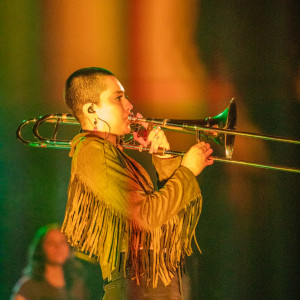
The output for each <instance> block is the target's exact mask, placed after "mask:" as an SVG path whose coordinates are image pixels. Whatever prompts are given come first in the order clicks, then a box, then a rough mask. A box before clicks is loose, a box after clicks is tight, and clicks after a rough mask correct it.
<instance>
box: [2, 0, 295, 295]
mask: <svg viewBox="0 0 300 300" xmlns="http://www.w3.org/2000/svg"><path fill="white" fill-rule="evenodd" d="M299 20H300V14H299V4H298V2H297V1H296V0H289V1H283V0H274V1H259V0H254V1H234V0H232V1H221V0H213V1H209V0H202V1H200V0H198V1H197V0H186V1H180V0H162V1H157V0H148V1H144V0H130V1H118V0H110V1H105V0H100V1H99V0H87V1H79V0H73V1H60V0H48V1H26V0H14V1H8V0H2V1H1V2H0V25H1V26H0V64H1V68H0V79H1V80H0V101H1V110H0V120H1V124H2V125H1V139H0V147H1V148H0V149H1V158H0V159H1V160H0V165H1V182H0V188H1V190H0V192H1V193H0V195H1V196H0V197H1V201H0V219H1V228H0V259H1V265H0V269H1V277H0V278H1V285H0V294H1V295H2V296H1V297H3V299H8V298H9V295H10V293H11V289H12V287H13V285H14V284H15V282H16V281H17V280H18V278H19V277H20V276H21V274H22V269H23V268H24V266H25V265H26V255H27V247H28V245H29V243H30V241H31V239H32V237H33V235H34V233H35V231H36V230H37V229H38V228H39V227H40V226H42V225H44V224H47V223H52V222H62V220H63V216H64V208H65V205H66V200H67V199H66V198H67V186H68V180H69V171H70V158H69V157H68V151H64V150H45V149H34V148H27V147H25V146H23V145H22V144H20V143H19V142H18V141H17V140H16V138H15V130H16V128H17V126H18V125H19V124H20V122H21V121H22V120H24V119H27V118H32V117H37V116H40V115H44V114H48V113H52V112H67V109H66V107H65V105H64V102H63V87H64V82H65V80H66V78H67V77H68V76H69V75H70V74H71V73H72V72H73V71H75V70H76V69H79V68H82V67H89V66H99V67H104V68H107V69H109V70H110V71H112V72H113V73H115V74H116V76H117V77H118V78H119V80H120V81H121V82H122V83H123V85H124V87H125V89H126V90H127V92H128V95H129V98H130V100H131V102H132V103H133V105H134V110H135V111H138V112H140V113H142V114H143V115H144V116H149V117H156V118H169V119H171V118H176V119H197V118H206V117H208V116H215V115H217V114H219V113H220V112H222V111H223V110H224V109H225V108H226V107H227V106H228V104H229V100H230V99H231V98H232V97H235V98H236V102H237V112H238V120H237V129H238V130H244V131H254V132H258V133H265V134H273V135H283V136H290V137H296V138H300V135H299V121H298V119H299V118H298V116H299V99H300V69H299V58H300V50H299V49H300V42H299V29H300V26H299ZM168 137H169V139H170V141H171V146H172V148H173V149H174V150H187V149H188V147H190V146H191V145H192V144H193V143H195V138H194V137H193V136H189V137H187V136H185V135H181V134H173V133H168ZM213 147H214V148H215V145H213ZM215 151H216V152H217V151H218V149H215ZM130 155H132V156H133V157H135V158H136V159H137V160H138V161H139V162H140V163H141V164H142V165H143V166H145V167H146V168H147V169H148V170H149V173H150V175H151V176H152V178H153V180H154V181H155V174H154V170H153V168H152V166H151V157H150V156H149V155H147V154H140V153H132V152H131V153H130ZM233 158H234V159H243V160H250V161H251V160H252V161H256V162H261V163H266V162H267V163H268V162H269V163H273V164H286V165H290V166H293V167H298V168H300V163H299V149H298V150H297V147H296V146H293V145H283V144H277V143H272V142H268V143H265V142H261V141H258V140H252V139H247V138H241V137H237V138H236V145H235V148H234V155H233ZM299 178H300V177H299V175H298V174H292V173H283V172H276V171H268V170H261V169H253V168H250V167H242V166H235V165H224V164H221V163H218V162H215V164H214V165H213V166H212V167H210V168H207V169H205V170H204V172H203V173H202V174H200V176H199V177H198V180H199V184H200V186H201V190H202V193H203V197H204V203H203V212H202V216H201V218H200V220H199V225H198V227H197V232H196V234H197V239H198V243H199V245H200V248H201V249H202V254H199V253H198V252H197V250H196V247H194V249H195V251H194V252H195V253H194V254H193V255H192V256H191V257H189V258H188V259H187V271H188V275H189V276H188V279H187V280H186V281H185V282H184V289H185V292H186V299H257V298H258V299H274V298H278V299H292V298H294V297H295V295H296V294H297V289H298V280H297V278H298V277H297V275H299V271H298V270H299V261H298V260H299V259H298V253H299V238H298V236H299V222H298V215H299V198H300V193H299ZM84 265H85V267H86V273H87V275H86V276H87V279H88V285H89V287H90V289H91V293H92V299H99V297H100V293H101V287H102V280H101V274H100V270H99V267H98V266H91V265H88V264H86V263H84Z"/></svg>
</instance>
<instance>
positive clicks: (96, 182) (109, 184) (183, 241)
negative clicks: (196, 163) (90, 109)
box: [62, 133, 202, 287]
mask: <svg viewBox="0 0 300 300" xmlns="http://www.w3.org/2000/svg"><path fill="white" fill-rule="evenodd" d="M70 156H71V157H73V159H72V169H71V178H70V184H69V190H68V202H67V207H66V213H65V219H64V222H63V226H62V231H63V232H64V233H65V234H66V236H67V237H68V239H69V242H70V244H71V245H72V246H74V247H75V248H76V249H78V250H79V251H81V252H83V253H87V254H88V255H89V256H91V257H95V258H96V259H97V260H98V261H99V262H100V266H101V270H102V276H103V278H104V279H105V278H107V277H108V276H109V275H110V274H111V272H112V271H113V270H115V269H116V268H117V267H119V265H120V253H121V252H124V253H125V261H127V260H130V263H131V264H132V265H133V267H134V270H135V280H136V281H137V284H139V279H140V276H141V275H142V274H141V273H143V274H144V275H143V276H146V278H147V279H150V278H152V280H153V287H156V285H157V280H158V277H160V278H161V279H162V281H163V282H164V284H165V285H168V284H169V283H170V281H171V279H172V278H173V274H174V272H175V271H176V269H177V268H178V266H179V264H180V259H181V257H182V256H184V255H185V254H187V255H191V253H192V249H191V241H192V238H193V237H195V227H196V225H197V222H198V218H199V216H200V213H201V205H202V197H201V192H200V189H199V186H198V183H197V180H196V177H195V176H194V175H193V173H192V172H191V171H190V170H189V169H187V168H186V167H183V166H180V164H181V157H175V158H171V159H159V158H157V157H155V156H153V163H154V166H155V168H156V171H157V174H158V179H159V182H160V183H163V186H162V187H161V188H160V189H159V190H157V191H155V190H154V187H153V184H152V182H151V179H150V177H149V175H148V174H147V172H146V171H145V170H144V168H142V167H141V166H140V165H139V164H138V163H137V162H136V161H134V160H133V159H132V158H130V157H129V156H127V155H126V154H125V153H124V152H123V151H121V150H119V149H118V148H117V147H116V146H114V145H113V144H111V143H110V142H108V141H105V140H103V139H100V138H99V137H97V136H96V135H93V134H90V133H82V134H79V135H77V136H76V137H75V138H74V139H73V141H72V148H71V152H70ZM150 247H151V249H152V250H153V261H151V264H152V265H151V267H152V268H151V269H152V270H153V273H152V274H149V268H148V267H149V264H150V262H149V258H148V255H147V250H149V249H150ZM140 249H144V250H146V251H142V252H143V253H144V254H145V255H143V256H142V259H139V257H140V255H139V252H140ZM199 250H200V249H199ZM141 270H142V271H141ZM124 272H125V268H124Z"/></svg>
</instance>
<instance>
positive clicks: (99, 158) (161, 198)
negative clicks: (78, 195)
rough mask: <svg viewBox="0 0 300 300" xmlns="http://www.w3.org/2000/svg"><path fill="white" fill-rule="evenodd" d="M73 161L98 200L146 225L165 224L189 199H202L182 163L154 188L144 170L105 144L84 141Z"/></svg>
mask: <svg viewBox="0 0 300 300" xmlns="http://www.w3.org/2000/svg"><path fill="white" fill-rule="evenodd" d="M76 160H77V162H76V165H77V169H76V173H77V174H78V176H79V177H80V178H84V181H85V183H86V185H87V186H88V188H89V189H91V190H92V191H94V193H95V194H96V197H97V198H98V199H99V200H100V201H101V200H102V201H104V202H105V204H106V205H108V206H110V207H112V208H113V210H114V211H116V212H118V214H121V215H123V216H124V217H125V218H128V219H129V220H131V221H133V222H134V223H135V224H137V225H139V226H142V227H145V228H151V227H154V226H160V225H162V224H164V223H166V222H167V221H168V220H169V219H171V218H172V217H174V216H175V215H176V214H177V213H178V212H179V211H180V210H182V209H183V208H184V207H185V206H186V205H188V204H189V202H190V201H193V200H195V199H197V198H201V193H200V189H199V186H198V182H197V180H196V177H195V176H194V174H193V173H192V172H191V171H190V170H189V169H188V168H186V167H184V166H181V167H179V168H178V169H177V170H176V171H175V173H174V174H173V176H172V177H171V178H170V179H169V180H168V182H167V183H166V184H165V186H164V187H163V188H161V189H160V190H159V191H154V189H153V186H152V183H150V178H149V176H148V174H147V173H146V171H145V170H144V169H142V168H140V167H139V166H138V165H135V164H134V163H132V161H128V160H126V157H125V156H122V155H121V153H119V152H118V151H117V150H116V149H115V148H114V147H113V146H111V145H108V144H107V143H103V142H101V141H95V140H93V141H89V142H86V144H85V145H84V146H83V147H82V148H81V150H80V151H79V152H78V157H77V159H76Z"/></svg>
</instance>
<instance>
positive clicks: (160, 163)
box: [152, 155, 182, 189]
mask: <svg viewBox="0 0 300 300" xmlns="http://www.w3.org/2000/svg"><path fill="white" fill-rule="evenodd" d="M181 161H182V157H181V156H174V157H171V158H159V157H157V156H156V155H152V163H153V165H154V167H155V170H156V176H157V187H158V189H160V188H162V187H163V186H164V185H165V184H166V183H167V181H168V179H169V178H170V177H171V176H172V175H173V174H174V172H175V171H176V170H177V169H178V168H179V167H180V165H181Z"/></svg>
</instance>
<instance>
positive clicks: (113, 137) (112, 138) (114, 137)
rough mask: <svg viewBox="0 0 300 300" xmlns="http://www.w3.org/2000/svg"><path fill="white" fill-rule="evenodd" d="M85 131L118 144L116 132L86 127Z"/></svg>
mask: <svg viewBox="0 0 300 300" xmlns="http://www.w3.org/2000/svg"><path fill="white" fill-rule="evenodd" d="M83 131H85V132H90V133H93V134H95V135H97V136H99V137H100V138H102V139H104V140H107V141H109V142H111V143H112V144H114V145H117V142H118V136H117V135H115V134H112V133H110V134H109V133H108V132H102V131H95V130H86V129H83Z"/></svg>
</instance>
